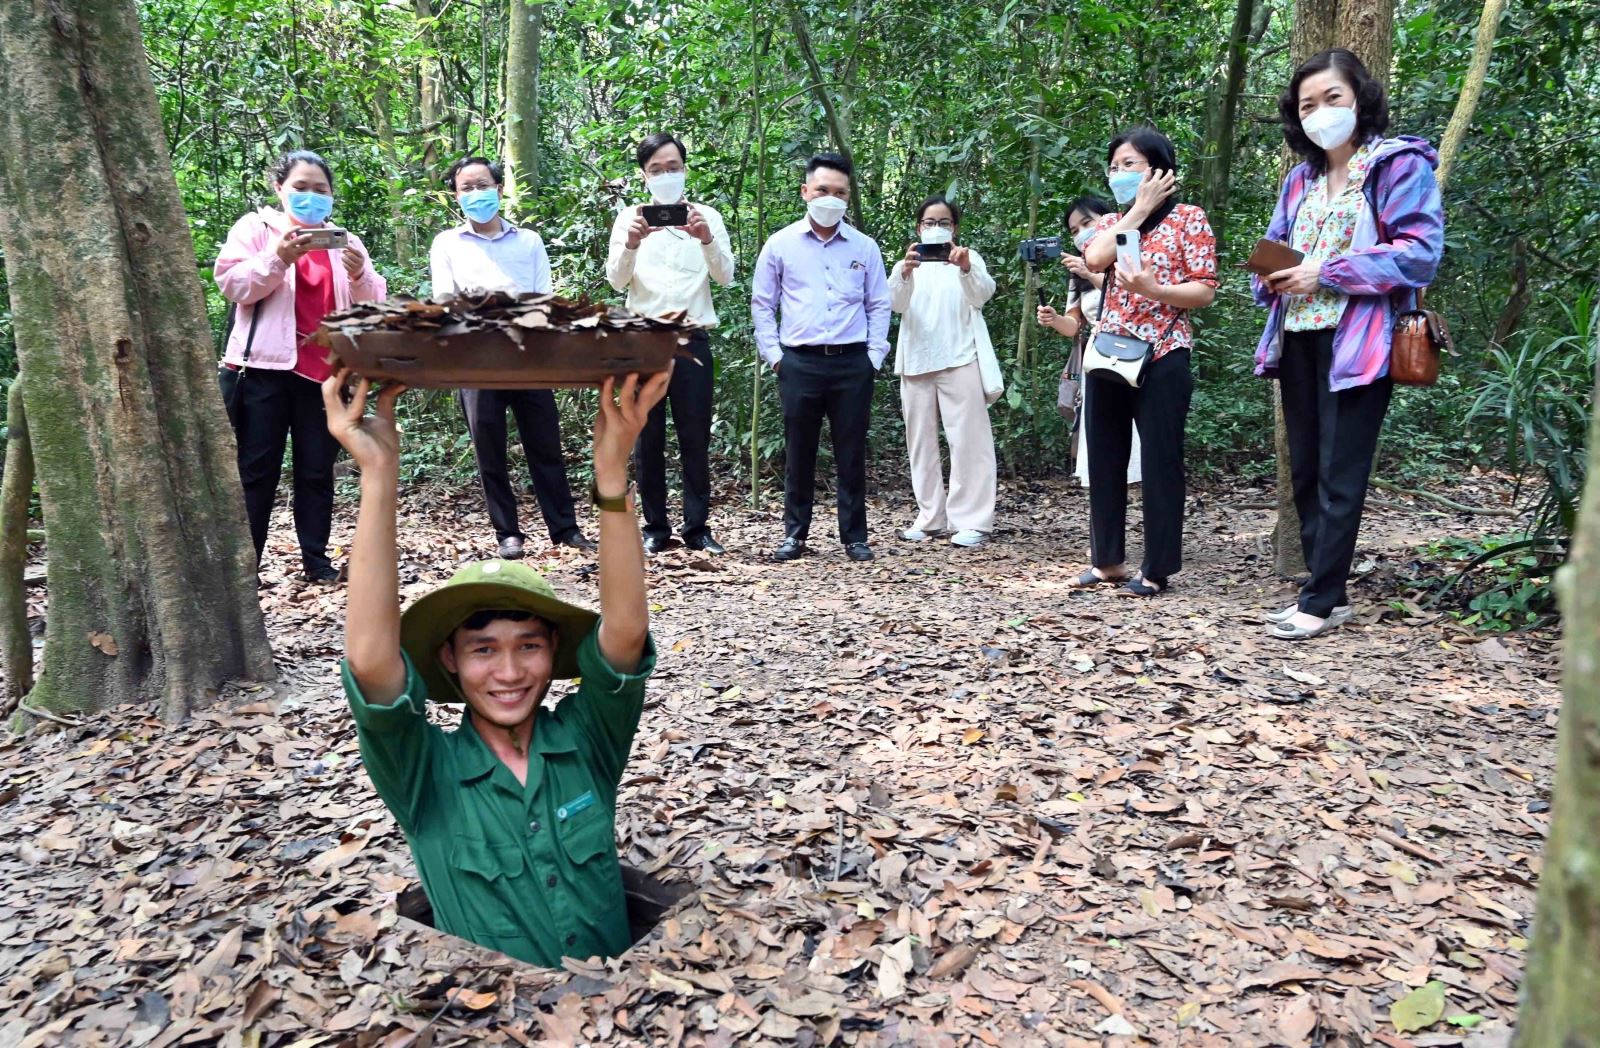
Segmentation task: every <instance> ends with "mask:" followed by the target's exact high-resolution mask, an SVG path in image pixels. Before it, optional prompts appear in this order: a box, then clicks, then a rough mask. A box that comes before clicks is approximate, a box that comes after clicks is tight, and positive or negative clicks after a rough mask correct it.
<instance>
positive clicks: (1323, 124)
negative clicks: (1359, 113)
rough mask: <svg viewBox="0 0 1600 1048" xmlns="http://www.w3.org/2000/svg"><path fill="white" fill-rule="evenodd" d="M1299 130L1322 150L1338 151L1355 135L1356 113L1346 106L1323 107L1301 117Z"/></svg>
mask: <svg viewBox="0 0 1600 1048" xmlns="http://www.w3.org/2000/svg"><path fill="white" fill-rule="evenodd" d="M1300 129H1301V130H1302V131H1304V132H1305V133H1306V137H1307V138H1309V139H1311V141H1313V142H1315V143H1316V144H1317V145H1318V146H1319V147H1320V148H1322V149H1338V148H1339V147H1340V146H1342V145H1344V144H1345V143H1346V142H1348V141H1350V136H1351V135H1353V134H1355V133H1356V111H1355V110H1354V109H1351V108H1349V107H1347V106H1323V107H1322V108H1320V109H1318V110H1316V111H1315V112H1313V113H1312V114H1311V115H1310V116H1307V117H1303V118H1302V119H1301V121H1300Z"/></svg>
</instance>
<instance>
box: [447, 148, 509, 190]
mask: <svg viewBox="0 0 1600 1048" xmlns="http://www.w3.org/2000/svg"><path fill="white" fill-rule="evenodd" d="M479 165H482V166H483V167H486V168H488V169H489V177H490V178H492V179H494V184H495V185H497V186H503V185H505V184H506V181H505V174H504V173H503V172H502V171H501V170H500V165H499V164H497V163H495V162H494V161H493V160H490V159H489V158H488V157H486V156H464V157H462V158H461V159H460V160H457V161H456V162H455V163H453V164H451V165H450V170H448V171H446V172H445V173H444V187H445V188H446V189H448V190H450V192H452V193H454V192H455V191H456V176H457V175H459V174H461V172H463V171H465V170H466V169H467V168H469V167H478V166H479Z"/></svg>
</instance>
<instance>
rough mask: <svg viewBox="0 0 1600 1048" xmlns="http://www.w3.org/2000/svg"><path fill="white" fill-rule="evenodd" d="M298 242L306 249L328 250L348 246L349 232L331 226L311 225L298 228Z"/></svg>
mask: <svg viewBox="0 0 1600 1048" xmlns="http://www.w3.org/2000/svg"><path fill="white" fill-rule="evenodd" d="M300 243H301V244H302V245H304V246H305V249H306V250H307V251H330V250H335V249H340V248H345V247H348V246H349V244H350V234H349V233H347V232H345V231H344V230H342V229H334V228H331V227H326V228H324V227H311V228H307V229H302V230H300Z"/></svg>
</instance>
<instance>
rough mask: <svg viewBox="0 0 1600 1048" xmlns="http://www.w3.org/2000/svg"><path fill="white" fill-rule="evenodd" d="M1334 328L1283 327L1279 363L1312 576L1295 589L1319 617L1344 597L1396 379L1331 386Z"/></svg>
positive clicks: (1297, 506)
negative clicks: (1340, 387) (1338, 387)
mask: <svg viewBox="0 0 1600 1048" xmlns="http://www.w3.org/2000/svg"><path fill="white" fill-rule="evenodd" d="M1332 366H1333V332H1332V331H1286V332H1284V335H1283V356H1282V359H1281V360H1280V361H1279V363H1278V385H1279V386H1280V387H1281V389H1282V392H1283V425H1284V429H1285V430H1286V431H1287V433H1288V437H1289V473H1290V476H1291V478H1292V479H1293V482H1294V505H1295V509H1297V510H1298V511H1299V512H1300V548H1301V549H1302V550H1303V551H1304V552H1305V555H1306V567H1307V568H1308V569H1309V570H1310V572H1311V576H1310V578H1308V579H1307V580H1306V583H1305V585H1304V586H1302V587H1301V589H1300V610H1301V611H1303V612H1305V613H1306V614H1307V615H1315V616H1317V617H1318V618H1321V619H1325V618H1327V617H1328V616H1329V614H1331V613H1332V612H1333V609H1334V608H1336V607H1339V606H1341V605H1344V604H1348V603H1349V602H1350V601H1349V598H1348V597H1347V596H1346V594H1345V581H1346V580H1347V579H1349V577H1350V564H1351V562H1352V561H1353V560H1355V555H1356V533H1357V532H1358V531H1359V530H1360V528H1361V511H1362V509H1363V508H1364V507H1365V505H1366V501H1367V480H1368V478H1369V477H1370V476H1371V475H1372V459H1373V456H1374V455H1376V454H1377V451H1378V434H1379V432H1380V431H1381V430H1382V429H1383V417H1384V415H1386V414H1387V413H1388V411H1389V399H1390V397H1392V396H1393V395H1394V383H1393V382H1392V381H1391V380H1390V379H1389V378H1388V377H1387V376H1385V377H1384V378H1381V379H1379V380H1378V381H1376V382H1374V383H1372V384H1371V385H1370V386H1357V387H1355V388H1353V389H1346V390H1340V391H1339V392H1337V393H1335V392H1333V391H1332V390H1331V389H1329V388H1328V373H1329V371H1330V370H1331V368H1332Z"/></svg>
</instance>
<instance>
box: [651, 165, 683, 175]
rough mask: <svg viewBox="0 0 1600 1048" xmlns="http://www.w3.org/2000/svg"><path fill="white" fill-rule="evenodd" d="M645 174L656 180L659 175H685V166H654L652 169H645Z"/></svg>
mask: <svg viewBox="0 0 1600 1048" xmlns="http://www.w3.org/2000/svg"><path fill="white" fill-rule="evenodd" d="M644 173H645V174H646V175H648V176H649V177H651V178H654V177H656V176H657V175H681V174H682V173H683V165H682V164H653V165H651V166H650V167H647V168H645V169H644Z"/></svg>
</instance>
